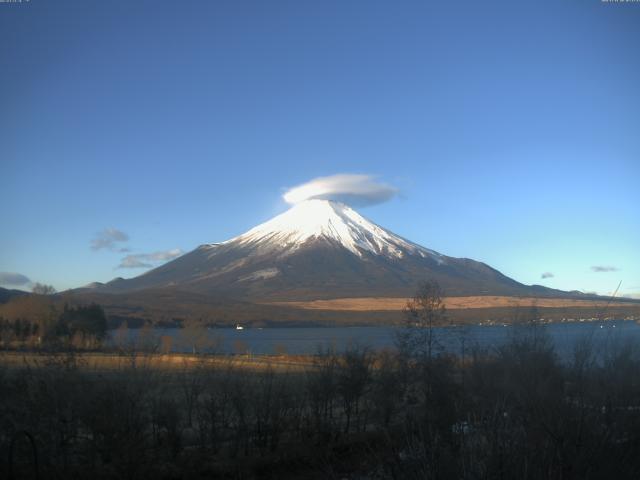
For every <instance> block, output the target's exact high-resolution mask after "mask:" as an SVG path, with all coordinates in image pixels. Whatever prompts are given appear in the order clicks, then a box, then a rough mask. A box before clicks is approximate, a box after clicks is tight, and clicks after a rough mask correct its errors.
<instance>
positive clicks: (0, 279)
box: [0, 272, 31, 286]
mask: <svg viewBox="0 0 640 480" xmlns="http://www.w3.org/2000/svg"><path fill="white" fill-rule="evenodd" d="M28 283H31V280H30V279H29V277H27V276H26V275H22V274H21V273H15V272H0V285H13V286H21V285H27V284H28Z"/></svg>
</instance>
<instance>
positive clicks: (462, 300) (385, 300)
mask: <svg viewBox="0 0 640 480" xmlns="http://www.w3.org/2000/svg"><path fill="white" fill-rule="evenodd" d="M444 302H445V305H446V307H447V309H449V310H459V309H471V308H502V307H514V308H515V307H533V306H536V307H541V308H569V307H591V308H598V307H604V306H605V305H606V302H603V301H602V300H580V299H572V298H535V297H505V296H470V297H446V298H445V299H444ZM406 303H407V299H406V298H392V297H371V298H362V297H361V298H335V299H330V300H311V301H306V302H276V303H272V305H279V306H288V307H294V308H302V309H305V310H333V311H350V312H371V311H397V310H402V309H403V308H404V306H405V305H406ZM615 305H616V306H637V305H638V303H637V302H632V301H630V302H625V301H620V300H618V301H616V302H615Z"/></svg>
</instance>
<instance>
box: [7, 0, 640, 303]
mask: <svg viewBox="0 0 640 480" xmlns="http://www.w3.org/2000/svg"><path fill="white" fill-rule="evenodd" d="M639 49H640V3H610V2H609V3H606V2H602V1H601V0H554V1H529V2H523V1H513V0H510V1H504V2H502V1H491V0H486V1H477V0H472V1H455V2H442V1H437V2H436V1H434V2H428V1H416V2H377V1H362V2H357V1H344V0H336V1H330V0H325V1H313V2H311V1H300V0H296V1H290V2H284V1H255V2H246V1H238V0H234V1H228V2H225V1H158V0H153V1H147V0H126V1H122V0H110V1H97V0H96V1H93V0H77V1H68V0H57V1H53V0H31V1H28V2H27V1H23V2H22V3H0V202H1V204H2V212H3V213H2V221H1V222H0V272H3V273H2V274H0V281H3V282H4V286H13V287H17V288H25V289H26V288H29V284H27V283H24V282H25V281H26V280H25V279H24V278H22V277H21V276H24V277H26V278H28V279H30V280H31V281H34V282H35V281H39V282H46V283H50V284H53V285H54V286H55V287H56V288H57V289H59V290H62V289H66V288H70V287H76V286H80V285H83V284H86V283H89V282H91V281H108V280H110V279H111V278H113V277H116V276H123V277H131V276H134V275H138V274H140V273H143V272H144V271H145V268H148V265H158V264H159V263H160V262H162V261H165V260H166V259H168V258H171V257H173V256H175V254H177V252H178V250H177V249H180V250H179V251H185V252H186V251H189V250H191V249H193V248H195V247H196V246H197V245H199V244H201V243H207V242H215V241H222V240H226V239H228V238H230V237H232V236H235V235H238V234H240V233H242V232H243V231H245V230H247V229H249V228H250V227H252V226H254V225H255V224H257V223H259V222H261V221H265V220H267V219H268V218H270V217H271V216H273V215H274V214H276V213H280V212H282V211H284V210H285V209H286V208H287V205H286V203H285V202H284V201H283V199H282V195H283V193H284V192H285V191H286V190H287V189H288V188H290V187H294V186H296V185H299V184H302V183H304V182H307V181H309V180H311V179H313V178H315V177H319V176H327V175H334V174H345V173H357V174H366V175H373V176H375V178H376V179H377V180H378V181H380V182H383V183H385V184H387V185H390V186H393V187H395V188H396V189H397V190H398V192H399V194H398V195H396V196H394V197H393V198H391V199H390V200H389V201H387V202H385V203H381V204H378V205H375V206H369V207H367V208H363V209H361V210H360V211H361V213H362V214H364V215H365V216H367V217H368V218H370V219H371V220H373V221H375V222H376V223H379V224H381V225H382V226H385V227H386V228H388V229H390V230H392V231H394V232H396V233H398V234H400V235H402V236H404V237H406V238H409V239H411V240H412V241H414V242H416V243H420V244H422V245H424V246H426V247H429V248H432V249H434V250H437V251H439V252H441V253H444V254H446V255H451V256H461V257H469V258H473V259H476V260H480V261H484V262H486V263H488V264H489V265H491V266H493V267H495V268H497V269H499V270H501V271H502V272H503V273H505V274H506V275H509V276H511V277H513V278H515V279H516V280H519V281H521V282H524V283H528V284H531V283H538V284H542V285H546V286H549V287H555V288H562V289H577V290H583V291H588V292H591V291H595V292H598V293H603V294H604V293H608V292H611V291H612V290H613V289H615V287H616V286H617V284H618V282H619V281H621V280H622V282H623V283H622V292H623V293H624V294H637V295H640V53H639V52H640V50H639ZM145 265H147V267H145ZM9 273H11V274H14V275H8V274H9ZM545 273H546V274H548V275H544V276H545V277H547V278H542V276H543V274H545ZM8 282H12V283H13V285H10V284H9V283H8ZM20 283H22V285H19V284H20Z"/></svg>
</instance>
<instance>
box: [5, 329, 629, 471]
mask: <svg viewBox="0 0 640 480" xmlns="http://www.w3.org/2000/svg"><path fill="white" fill-rule="evenodd" d="M427 332H429V330H428V329H427V330H421V331H420V332H419V334H418V335H417V336H416V335H414V336H413V338H412V339H413V340H417V341H418V342H417V343H416V342H414V343H413V344H411V342H404V343H403V342H399V346H400V348H399V350H398V351H396V352H376V353H374V352H371V351H369V350H367V349H366V348H362V347H356V346H354V347H353V348H351V349H349V350H347V351H346V352H344V353H342V354H334V353H333V352H331V351H324V352H320V353H319V354H318V355H317V356H315V357H314V358H313V360H312V362H311V363H310V364H308V365H307V366H306V367H305V368H302V369H301V368H296V369H287V368H285V367H279V368H271V367H267V368H262V369H256V368H244V367H242V366H238V364H237V363H236V362H232V361H225V360H224V359H220V358H218V360H217V361H215V362H211V361H210V358H209V357H204V356H202V357H197V356H196V357H195V358H196V360H195V361H192V362H190V363H189V364H186V363H185V364H184V366H183V367H180V368H175V366H174V368H171V369H161V368H150V367H149V366H148V365H149V364H148V363H147V362H145V361H144V358H145V357H144V355H142V354H136V353H134V352H129V353H128V356H127V357H126V358H127V359H128V361H127V362H124V363H125V364H126V365H128V366H127V367H123V366H122V365H123V364H121V365H120V366H119V367H118V368H102V369H95V368H90V367H89V366H88V365H85V364H84V363H83V356H82V355H81V354H73V353H65V354H56V355H50V356H43V357H40V358H41V359H40V361H39V363H38V366H34V365H33V364H29V365H23V366H16V365H12V366H10V367H7V366H5V367H3V368H2V369H1V370H0V458H1V462H0V464H1V465H2V466H1V467H0V477H2V478H94V479H101V478H130V479H134V478H141V479H142V478H145V479H146V478H149V479H155V478H158V479H161V478H167V479H169V478H171V479H177V478H230V479H231V478H234V479H236V478H247V479H249V478H274V479H275V478H278V479H281V478H309V479H315V478H318V479H320V478H339V479H340V478H353V479H355V478H358V479H386V478H389V479H412V478H416V479H417V478H463V479H493V478H504V479H509V478H522V479H527V478H530V479H572V478H575V479H584V478H603V479H604V478H607V479H608V478H639V475H640V381H639V379H640V350H639V349H638V348H636V346H635V345H631V344H629V345H625V346H623V347H621V348H618V349H616V350H615V351H607V352H595V351H593V349H592V348H591V347H590V345H589V341H588V339H585V341H584V342H582V343H580V344H579V345H578V346H577V347H576V349H575V352H574V356H573V358H572V359H571V360H570V361H569V362H564V363H561V362H560V361H559V360H558V358H557V356H556V354H555V352H554V349H553V346H552V344H551V342H550V341H549V340H548V338H547V337H545V335H544V332H543V330H542V329H538V328H535V327H527V328H525V327H523V328H522V329H521V330H520V331H518V333H516V334H515V335H514V336H513V338H512V340H511V341H510V342H509V343H508V344H507V345H506V346H504V347H502V348H500V349H498V350H492V351H473V352H468V351H464V349H463V348H462V347H463V346H464V342H463V341H462V337H461V350H460V353H459V355H458V356H451V355H444V354H440V353H439V351H438V343H437V338H432V337H431V336H425V333H427ZM425 342H427V343H425ZM416 345H417V346H418V347H428V348H416ZM198 358H201V359H202V360H201V361H200V360H198ZM5 363H6V362H5Z"/></svg>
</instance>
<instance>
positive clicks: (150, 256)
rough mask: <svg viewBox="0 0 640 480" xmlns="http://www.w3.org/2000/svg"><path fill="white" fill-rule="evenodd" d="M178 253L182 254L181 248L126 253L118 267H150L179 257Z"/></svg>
mask: <svg viewBox="0 0 640 480" xmlns="http://www.w3.org/2000/svg"><path fill="white" fill-rule="evenodd" d="M180 255H182V250H180V249H179V248H174V249H172V250H164V251H161V252H154V253H137V254H133V255H127V256H126V257H124V258H123V259H122V261H121V262H120V265H118V268H151V267H154V266H157V265H158V264H160V263H162V262H166V261H168V260H172V259H174V258H176V257H179V256H180Z"/></svg>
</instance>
